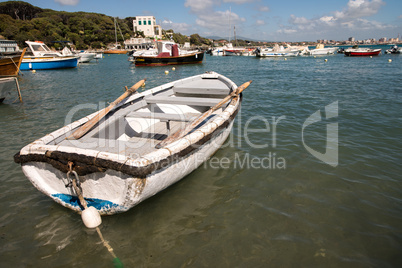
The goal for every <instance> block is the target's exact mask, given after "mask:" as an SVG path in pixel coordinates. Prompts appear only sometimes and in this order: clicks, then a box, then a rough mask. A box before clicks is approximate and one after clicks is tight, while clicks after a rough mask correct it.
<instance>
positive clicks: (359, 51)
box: [344, 46, 381, 57]
mask: <svg viewBox="0 0 402 268" xmlns="http://www.w3.org/2000/svg"><path fill="white" fill-rule="evenodd" d="M344 53H345V56H349V57H351V56H355V57H362V56H363V57H364V56H378V55H379V54H380V53H381V48H378V49H372V48H360V47H358V46H353V47H352V48H348V49H345V52H344Z"/></svg>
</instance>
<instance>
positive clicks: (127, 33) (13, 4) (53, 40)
mask: <svg viewBox="0 0 402 268" xmlns="http://www.w3.org/2000/svg"><path fill="white" fill-rule="evenodd" d="M116 19H117V23H118V25H119V27H120V29H121V32H122V34H123V37H124V39H125V40H126V39H130V37H134V36H141V35H143V33H141V32H139V33H134V32H133V25H132V21H133V17H128V18H125V19H118V18H116ZM0 35H1V36H3V37H4V38H6V39H9V40H16V41H17V42H18V45H19V46H20V47H25V41H26V40H31V41H33V40H40V41H43V42H45V43H47V44H49V45H51V46H53V47H55V48H59V47H58V46H62V45H61V43H60V41H69V42H72V43H73V44H74V45H75V47H76V49H88V48H92V49H99V48H106V47H107V46H108V44H110V43H115V41H116V40H115V27H114V18H113V17H110V16H106V15H103V14H97V13H88V12H65V11H54V10H51V9H42V8H39V7H35V6H33V5H31V4H29V3H26V2H22V1H8V2H3V3H0ZM190 39H191V40H190V41H191V43H193V44H195V45H197V46H200V45H202V44H205V45H209V40H208V39H205V38H202V37H200V36H199V35H198V34H196V35H192V36H191V38H190ZM173 40H174V41H175V42H177V43H180V44H184V42H188V41H189V38H187V37H186V36H183V35H181V34H174V35H173ZM118 41H119V42H121V44H122V45H123V41H124V40H122V38H121V36H120V34H118Z"/></svg>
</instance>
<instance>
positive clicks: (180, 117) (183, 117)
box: [126, 112, 196, 122]
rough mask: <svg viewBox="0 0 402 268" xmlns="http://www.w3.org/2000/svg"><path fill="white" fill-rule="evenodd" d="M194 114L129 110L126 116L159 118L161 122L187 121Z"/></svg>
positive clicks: (193, 116)
mask: <svg viewBox="0 0 402 268" xmlns="http://www.w3.org/2000/svg"><path fill="white" fill-rule="evenodd" d="M195 116H196V114H188V113H187V114H168V113H151V112H131V113H129V114H127V115H126V117H135V118H146V119H159V120H161V121H162V122H167V121H183V122H188V121H191V119H193V118H195Z"/></svg>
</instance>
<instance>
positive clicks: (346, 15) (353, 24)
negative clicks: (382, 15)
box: [277, 0, 393, 38]
mask: <svg viewBox="0 0 402 268" xmlns="http://www.w3.org/2000/svg"><path fill="white" fill-rule="evenodd" d="M383 5H384V2H383V1H382V0H371V1H370V0H349V2H348V4H347V5H346V7H345V8H344V9H343V10H342V11H334V12H332V15H322V16H319V17H316V18H310V19H309V18H305V17H297V16H295V15H290V17H289V20H288V23H289V24H290V26H289V25H282V26H281V29H280V30H278V31H277V33H278V34H291V35H293V36H294V35H295V34H297V35H298V36H306V35H309V36H317V35H319V36H322V35H323V34H327V35H329V34H332V35H339V34H340V33H344V32H343V31H342V29H343V30H344V31H350V32H352V33H353V32H359V33H362V32H363V31H367V34H370V33H371V32H375V31H380V30H384V29H391V28H392V27H393V26H392V25H386V24H383V23H380V22H377V21H373V20H369V19H367V17H370V16H373V15H375V14H377V13H378V11H379V10H380V9H381V7H382V6H383ZM344 34H345V33H344ZM317 38H319V37H317ZM328 38H330V37H328Z"/></svg>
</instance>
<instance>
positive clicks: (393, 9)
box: [0, 0, 402, 41]
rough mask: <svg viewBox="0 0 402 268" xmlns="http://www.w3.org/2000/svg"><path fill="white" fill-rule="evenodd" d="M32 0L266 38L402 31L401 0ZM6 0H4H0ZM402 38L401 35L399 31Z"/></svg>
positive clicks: (185, 28)
mask: <svg viewBox="0 0 402 268" xmlns="http://www.w3.org/2000/svg"><path fill="white" fill-rule="evenodd" d="M25 1H26V2H29V3H30V4H32V5H34V6H38V7H41V8H49V9H53V10H63V11H70V12H74V11H85V12H95V13H101V14H106V15H109V16H114V17H120V18H126V17H134V16H140V15H152V16H155V18H156V20H157V22H158V23H159V24H161V25H162V28H163V29H173V30H174V31H175V32H180V33H182V34H186V35H190V34H193V33H198V34H200V35H201V36H204V37H206V36H221V37H224V38H229V36H230V37H231V39H233V38H234V37H233V27H234V26H235V27H236V35H237V36H241V37H247V38H250V39H257V40H266V41H316V40H318V39H334V40H346V39H347V38H349V37H352V36H353V37H355V38H356V39H368V38H376V39H377V40H378V39H379V38H381V37H387V38H391V37H397V36H398V33H400V34H402V1H401V0H333V1H325V0H285V1H278V0H276V1H266V0H170V1H169V0H141V1H138V0H96V1H95V0H25ZM0 2H5V1H0ZM400 38H402V36H400Z"/></svg>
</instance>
